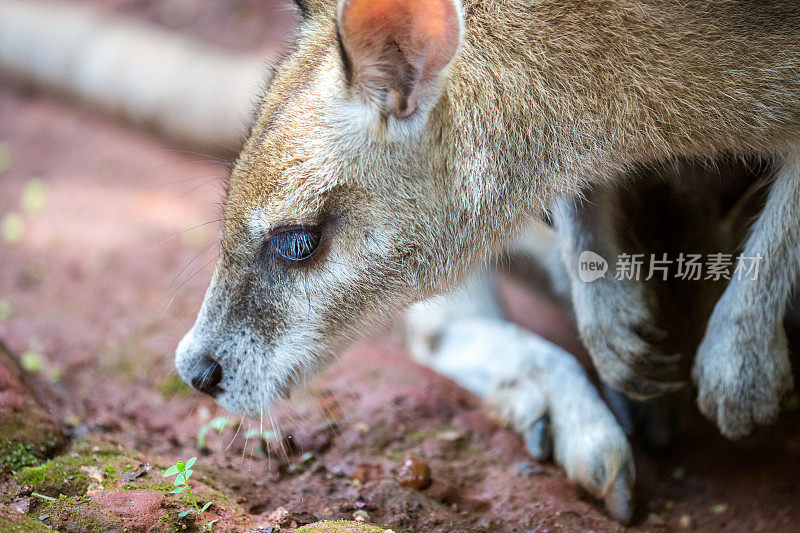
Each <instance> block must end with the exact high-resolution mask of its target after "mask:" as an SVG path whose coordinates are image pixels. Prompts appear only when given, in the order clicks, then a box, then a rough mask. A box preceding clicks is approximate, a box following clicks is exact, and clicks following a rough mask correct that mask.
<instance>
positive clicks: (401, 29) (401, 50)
mask: <svg viewBox="0 0 800 533" xmlns="http://www.w3.org/2000/svg"><path fill="white" fill-rule="evenodd" d="M458 1H459V0H340V1H339V8H338V13H337V30H338V32H339V35H338V36H339V40H340V42H341V53H342V63H343V65H344V69H345V75H346V76H347V81H348V83H349V84H351V86H352V87H354V88H355V90H356V91H357V92H358V93H359V95H360V96H361V98H363V99H364V100H365V101H367V102H370V103H373V104H375V105H377V106H379V107H380V108H381V109H382V110H385V112H387V113H389V114H391V115H394V116H395V117H397V118H406V117H408V116H410V115H411V114H413V113H414V112H415V111H416V110H417V109H418V107H419V105H420V103H421V102H422V101H424V100H426V99H428V98H436V99H437V100H438V98H439V96H440V92H439V91H440V90H441V81H442V80H441V78H442V76H443V75H444V71H445V69H446V68H447V66H448V65H449V64H450V62H451V61H452V59H453V57H454V56H455V55H456V52H457V51H458V48H459V46H460V44H461V39H462V34H463V21H462V15H461V11H460V8H459V6H458V5H457V4H456V2H458Z"/></svg>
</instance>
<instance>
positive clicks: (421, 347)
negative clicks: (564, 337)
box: [408, 271, 635, 522]
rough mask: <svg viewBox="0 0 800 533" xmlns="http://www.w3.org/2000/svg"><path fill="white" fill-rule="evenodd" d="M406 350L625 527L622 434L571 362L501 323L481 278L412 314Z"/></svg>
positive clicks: (627, 501)
mask: <svg viewBox="0 0 800 533" xmlns="http://www.w3.org/2000/svg"><path fill="white" fill-rule="evenodd" d="M408 343H409V348H410V350H411V352H412V354H413V355H414V357H415V358H416V359H417V360H418V361H420V362H422V363H423V364H425V365H427V366H430V367H431V368H433V369H434V370H436V371H438V372H440V373H442V374H444V375H446V376H448V377H450V378H452V379H454V380H455V381H456V382H458V383H460V384H462V385H463V386H465V387H467V388H468V389H470V390H472V391H473V392H475V393H476V394H478V395H479V396H481V397H484V398H485V399H486V400H487V402H489V403H490V404H492V405H494V406H495V407H496V408H497V409H498V411H499V412H500V413H501V414H502V415H503V416H504V417H505V418H506V419H507V420H508V421H509V422H510V423H511V424H512V426H513V427H514V428H515V429H516V430H517V431H519V432H520V433H521V434H522V435H523V437H524V439H525V442H526V444H527V446H528V449H529V450H530V452H531V453H532V454H533V455H534V456H536V457H537V458H540V459H546V458H548V457H550V456H551V455H552V457H553V459H554V460H555V461H556V463H558V464H559V465H561V466H562V467H563V468H564V469H565V470H566V472H567V475H568V476H569V478H570V479H572V480H574V481H575V482H577V483H579V484H580V485H581V486H582V487H584V488H585V489H586V490H587V491H589V492H590V493H591V494H593V495H594V496H596V497H598V498H602V499H603V500H604V501H605V504H606V507H607V509H608V511H609V512H610V513H611V514H612V515H613V516H615V517H616V518H618V519H619V520H621V521H623V522H626V521H628V520H630V518H631V516H632V503H631V490H632V488H633V483H634V478H635V470H634V462H633V454H632V452H631V448H630V445H629V444H628V441H627V439H626V438H625V434H624V433H623V431H622V429H621V428H620V427H619V425H618V424H617V422H616V420H615V419H614V416H613V415H612V414H611V412H610V411H609V410H608V408H607V407H606V405H605V404H604V403H603V400H602V399H601V398H600V395H599V394H598V393H597V391H596V390H595V388H594V387H593V386H592V384H591V383H590V382H589V380H588V378H587V377H586V374H585V372H584V370H583V368H582V367H581V366H580V365H579V364H578V362H577V361H576V360H575V358H574V357H573V356H572V355H571V354H569V353H567V352H565V351H564V350H562V349H561V348H559V347H557V346H555V345H553V344H551V343H549V342H547V341H545V340H544V339H542V338H540V337H538V336H536V335H534V334H533V333H531V332H529V331H526V330H524V329H522V328H521V327H519V326H516V325H514V324H512V323H510V322H508V321H506V320H504V319H503V316H502V312H501V310H500V306H499V304H498V301H497V296H496V293H495V288H494V280H493V276H491V274H490V273H489V272H487V271H483V272H481V273H479V274H478V275H476V277H475V278H474V279H473V280H472V281H471V282H470V283H468V284H466V285H465V286H464V288H462V289H460V290H458V291H456V292H454V293H451V294H448V295H445V296H440V297H437V298H434V299H433V300H430V301H428V302H424V303H422V304H418V305H417V306H415V307H414V308H412V310H411V311H410V312H409V317H408Z"/></svg>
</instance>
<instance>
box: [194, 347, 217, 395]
mask: <svg viewBox="0 0 800 533" xmlns="http://www.w3.org/2000/svg"><path fill="white" fill-rule="evenodd" d="M220 381H222V367H221V366H220V365H219V363H217V362H216V361H214V360H213V359H211V358H210V357H208V356H205V357H203V359H202V361H200V362H199V363H198V364H197V373H196V374H195V375H194V377H193V378H192V387H194V388H195V389H197V390H199V391H200V392H203V393H205V394H208V395H209V396H212V397H213V396H216V395H217V393H219V392H222V389H221V388H220V387H219V382H220Z"/></svg>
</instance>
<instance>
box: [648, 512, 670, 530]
mask: <svg viewBox="0 0 800 533" xmlns="http://www.w3.org/2000/svg"><path fill="white" fill-rule="evenodd" d="M647 524H648V525H650V526H653V527H664V526H666V525H667V522H666V521H665V520H664V517H662V516H661V515H659V514H656V513H650V514H649V515H647Z"/></svg>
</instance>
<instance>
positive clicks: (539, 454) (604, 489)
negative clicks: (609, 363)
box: [489, 365, 636, 523]
mask: <svg viewBox="0 0 800 533" xmlns="http://www.w3.org/2000/svg"><path fill="white" fill-rule="evenodd" d="M576 366H577V365H576ZM577 368H580V367H577ZM570 387H571V388H570V389H569V390H565V391H563V394H555V395H552V394H545V391H544V390H542V389H541V385H540V384H539V382H538V381H536V380H535V379H531V380H525V379H519V380H514V381H512V382H510V383H507V384H505V385H503V386H501V387H500V389H499V390H498V392H497V393H496V395H494V396H493V397H490V398H489V401H490V403H492V404H493V405H495V406H496V407H497V408H498V409H499V410H500V411H501V413H502V414H503V415H504V417H505V418H507V419H508V420H510V421H511V422H512V424H513V425H514V427H515V428H516V429H517V430H518V431H519V432H520V433H521V434H522V437H523V439H524V442H525V445H526V447H527V448H528V451H529V453H530V454H531V455H532V456H533V457H534V458H536V459H537V460H540V461H544V460H548V459H550V458H552V459H553V460H554V461H555V462H556V464H558V465H559V466H561V467H562V468H564V470H565V471H566V473H567V477H569V479H570V480H572V481H573V482H575V483H577V484H578V485H580V486H581V487H582V488H583V489H585V490H586V491H587V492H588V493H589V494H591V495H592V496H594V497H596V498H598V499H600V500H603V502H604V504H605V507H606V510H607V511H608V513H609V514H610V515H612V516H613V517H614V518H616V519H617V520H619V521H620V522H623V523H627V522H629V521H630V519H631V517H632V514H633V504H632V489H633V483H634V481H635V477H636V475H635V467H634V462H633V453H632V451H631V447H630V444H629V443H628V440H627V438H626V437H625V434H624V432H623V430H622V428H621V427H620V426H619V425H618V424H617V421H616V420H615V419H614V417H613V415H612V414H611V412H610V411H609V410H608V408H607V407H606V406H605V404H604V403H603V401H602V400H601V399H600V397H599V395H597V393H596V392H595V391H594V390H593V389H592V388H591V385H590V384H589V383H588V381H583V380H581V381H578V380H576V382H575V383H570ZM584 387H585V390H582V389H583V388H584Z"/></svg>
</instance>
